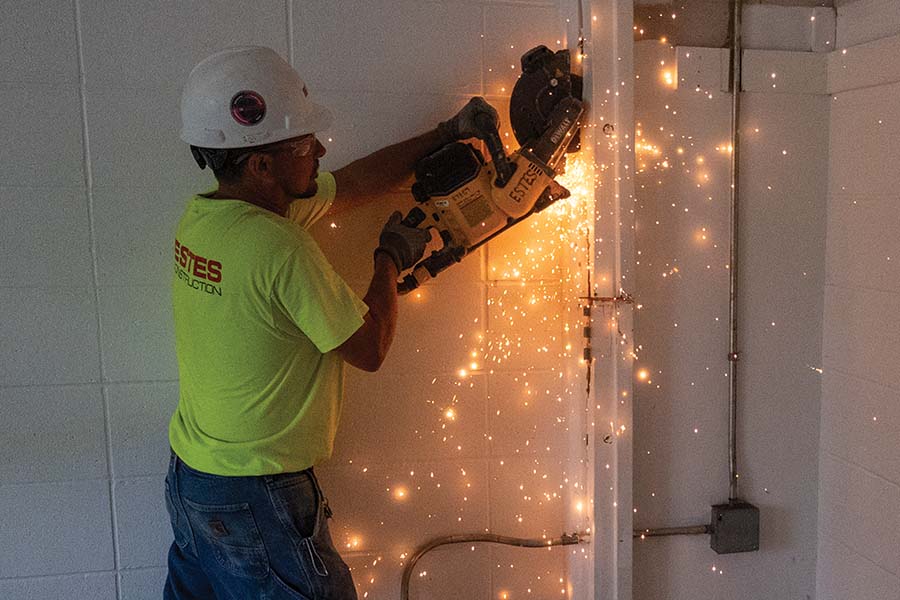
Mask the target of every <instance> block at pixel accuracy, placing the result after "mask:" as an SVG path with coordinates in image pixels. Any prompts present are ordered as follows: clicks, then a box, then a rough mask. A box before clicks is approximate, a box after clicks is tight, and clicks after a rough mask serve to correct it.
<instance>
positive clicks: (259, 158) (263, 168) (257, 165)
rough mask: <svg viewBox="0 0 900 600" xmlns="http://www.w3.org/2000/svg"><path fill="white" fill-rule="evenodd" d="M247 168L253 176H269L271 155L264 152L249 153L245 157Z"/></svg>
mask: <svg viewBox="0 0 900 600" xmlns="http://www.w3.org/2000/svg"><path fill="white" fill-rule="evenodd" d="M247 170H248V171H250V174H251V175H253V176H254V177H262V178H267V177H269V176H270V174H271V172H272V157H270V156H269V155H268V154H266V153H264V152H259V153H254V154H251V155H250V156H249V158H247Z"/></svg>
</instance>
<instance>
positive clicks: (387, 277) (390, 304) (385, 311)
mask: <svg viewBox="0 0 900 600" xmlns="http://www.w3.org/2000/svg"><path fill="white" fill-rule="evenodd" d="M363 302H365V303H366V306H368V307H369V315H370V316H371V318H372V321H373V322H374V323H373V325H374V327H375V329H376V330H377V332H378V334H377V336H375V337H376V338H377V340H378V353H379V355H380V356H381V357H382V359H383V357H384V356H385V355H387V351H388V349H389V348H390V347H391V343H392V342H393V341H394V332H395V331H396V329H397V267H396V266H394V262H393V261H392V260H391V259H390V257H389V256H388V255H387V254H384V253H381V252H379V253H377V254H376V255H375V272H374V273H373V274H372V282H371V283H370V284H369V289H368V291H367V292H366V296H365V298H363Z"/></svg>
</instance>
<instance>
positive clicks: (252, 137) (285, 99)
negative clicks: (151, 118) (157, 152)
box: [181, 46, 332, 149]
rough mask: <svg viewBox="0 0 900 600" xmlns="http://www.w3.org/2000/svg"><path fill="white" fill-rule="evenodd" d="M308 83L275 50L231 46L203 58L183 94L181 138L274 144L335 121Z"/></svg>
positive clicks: (216, 143) (222, 144)
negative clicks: (315, 99)
mask: <svg viewBox="0 0 900 600" xmlns="http://www.w3.org/2000/svg"><path fill="white" fill-rule="evenodd" d="M308 96H309V92H308V91H307V89H306V84H305V83H303V80H302V79H300V76H299V75H298V74H297V72H296V71H295V70H294V69H293V67H291V66H290V65H289V64H288V63H287V62H285V60H284V59H283V58H281V57H280V56H279V55H278V54H277V53H276V52H275V51H274V50H272V49H270V48H263V47H260V46H243V47H238V48H227V49H225V50H222V51H221V52H217V53H215V54H213V55H212V56H209V57H207V58H205V59H204V60H202V61H201V62H200V63H199V64H198V65H197V66H196V67H194V70H193V71H191V74H190V75H189V76H188V81H187V84H186V85H185V86H184V93H183V94H182V96H181V122H182V128H181V139H182V140H184V141H185V142H187V143H188V144H191V145H193V146H198V147H201V148H222V149H224V148H246V147H251V146H260V145H263V144H271V143H273V142H279V141H281V140H285V139H288V138H292V137H297V136H301V135H304V134H307V133H316V132H319V131H322V130H324V129H327V128H328V126H329V125H331V118H332V117H331V111H329V110H328V109H327V108H325V107H324V106H321V105H319V104H316V103H314V102H311V101H310V100H309V97H308Z"/></svg>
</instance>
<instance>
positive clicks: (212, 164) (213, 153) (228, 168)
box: [191, 146, 249, 183]
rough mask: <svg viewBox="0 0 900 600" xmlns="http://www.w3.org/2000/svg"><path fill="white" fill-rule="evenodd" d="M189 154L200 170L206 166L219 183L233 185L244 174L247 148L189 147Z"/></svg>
mask: <svg viewBox="0 0 900 600" xmlns="http://www.w3.org/2000/svg"><path fill="white" fill-rule="evenodd" d="M191 154H193V156H194V160H196V161H197V164H198V165H199V166H200V168H201V169H205V168H206V167H207V166H208V167H209V168H210V169H211V170H212V172H213V175H215V176H216V179H217V180H218V181H219V182H223V183H233V182H235V181H237V180H238V179H240V178H241V175H243V174H244V167H245V166H246V164H247V156H248V154H249V151H248V149H247V148H227V149H221V148H199V147H197V146H191Z"/></svg>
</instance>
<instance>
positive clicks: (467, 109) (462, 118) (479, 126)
mask: <svg viewBox="0 0 900 600" xmlns="http://www.w3.org/2000/svg"><path fill="white" fill-rule="evenodd" d="M481 115H487V117H488V118H487V119H485V118H484V117H482V118H481V119H479V118H478V117H479V116H481ZM479 121H480V123H479ZM485 125H490V129H492V130H496V129H497V127H499V126H500V116H499V115H498V114H497V110H496V109H495V108H494V107H493V106H491V105H490V104H488V103H487V100H485V99H484V98H482V97H481V96H476V97H474V98H472V99H471V100H469V103H468V104H466V105H465V106H463V107H462V110H460V111H459V112H458V113H456V114H455V115H454V116H453V117H451V118H450V119H448V120H446V121H444V122H443V123H440V124H439V125H438V131H440V132H441V134H442V135H443V137H444V139H446V140H447V143H449V142H452V141H456V140H467V139H469V138H478V139H484V138H485V136H486V135H487V134H488V133H489V131H485Z"/></svg>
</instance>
